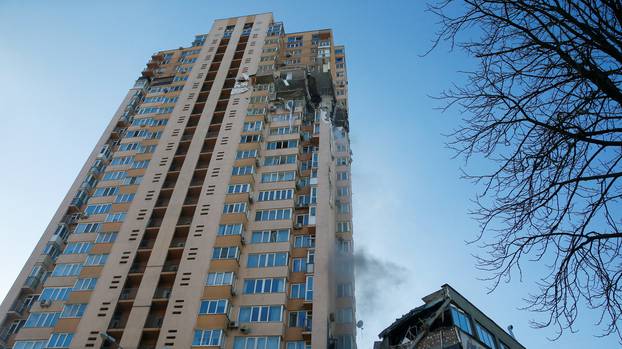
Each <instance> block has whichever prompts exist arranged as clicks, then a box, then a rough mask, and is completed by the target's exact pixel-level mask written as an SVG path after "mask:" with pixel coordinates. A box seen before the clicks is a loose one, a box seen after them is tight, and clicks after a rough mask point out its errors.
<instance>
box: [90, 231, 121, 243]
mask: <svg viewBox="0 0 622 349" xmlns="http://www.w3.org/2000/svg"><path fill="white" fill-rule="evenodd" d="M116 239H117V233H116V232H107V233H97V237H96V238H95V243H99V244H105V243H111V242H114V241H115V240H116Z"/></svg>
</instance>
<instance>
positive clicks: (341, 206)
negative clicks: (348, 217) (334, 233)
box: [336, 202, 350, 213]
mask: <svg viewBox="0 0 622 349" xmlns="http://www.w3.org/2000/svg"><path fill="white" fill-rule="evenodd" d="M336 204H337V212H339V213H348V212H350V204H349V203H347V202H337V203H336Z"/></svg>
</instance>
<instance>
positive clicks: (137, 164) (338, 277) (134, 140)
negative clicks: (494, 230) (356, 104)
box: [0, 13, 356, 349]
mask: <svg viewBox="0 0 622 349" xmlns="http://www.w3.org/2000/svg"><path fill="white" fill-rule="evenodd" d="M333 39H334V36H333V32H332V30H331V29H318V30H311V31H304V32H294V33H286V32H285V28H284V25H283V23H282V22H278V21H275V20H274V18H273V16H272V14H271V13H260V14H256V15H248V16H240V17H232V18H224V19H218V20H216V21H215V22H214V24H213V26H212V28H211V29H210V31H209V32H208V33H206V34H200V35H197V36H195V38H194V41H192V43H191V44H190V45H189V46H187V47H179V48H173V49H167V50H163V51H158V52H156V53H155V54H153V55H152V56H151V59H149V61H148V62H147V67H146V68H145V69H144V70H143V71H142V72H141V74H140V75H141V76H140V78H139V79H138V81H137V82H136V84H135V85H134V87H132V88H131V89H130V90H129V92H128V94H127V95H126V97H125V99H124V100H123V102H122V104H121V106H120V107H119V109H118V110H117V112H116V113H115V115H114V116H113V118H112V120H111V121H110V123H109V125H108V127H107V128H106V129H105V131H104V132H103V134H102V136H101V138H100V140H99V142H98V143H97V145H96V147H95V148H94V149H93V151H92V152H91V155H90V156H89V158H88V160H87V161H86V163H85V164H84V167H83V168H82V170H81V172H80V174H79V175H78V177H77V178H76V180H75V182H74V184H73V185H72V186H71V188H70V189H69V191H68V193H67V195H66V197H65V199H64V200H63V201H62V203H61V204H60V206H59V208H58V211H57V212H56V214H55V215H54V217H53V219H52V220H51V221H50V223H49V226H48V227H47V228H46V230H45V231H44V232H43V234H42V236H41V239H40V241H39V243H38V244H37V245H36V246H35V248H34V250H33V252H32V255H31V256H30V258H29V259H28V260H27V262H26V264H25V266H24V267H23V269H22V271H21V272H20V274H19V276H18V278H17V279H16V280H15V282H14V284H13V286H12V287H11V289H10V291H9V292H8V294H7V296H6V298H5V299H4V301H3V302H2V304H1V305H0V349H8V348H12V349H43V348H68V349H84V348H93V349H97V348H125V349H137V348H139V349H156V348H157V349H162V348H182V349H188V348H199V347H201V348H204V347H212V348H236V349H239V348H242V349H310V348H313V349H316V348H318V349H323V348H329V349H356V341H355V335H356V327H355V322H356V318H355V302H354V274H353V268H352V263H341V262H340V261H341V260H349V259H350V258H349V257H350V256H351V255H352V235H353V234H352V204H351V185H350V178H351V176H350V163H351V151H350V143H349V125H348V113H347V106H348V101H347V99H348V84H347V73H346V70H347V69H346V54H345V47H344V46H341V45H336V44H335V43H334V41H333ZM337 267H339V268H340V270H339V271H338V272H336V271H335V270H333V269H334V268H337Z"/></svg>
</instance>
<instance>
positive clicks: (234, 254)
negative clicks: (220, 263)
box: [212, 247, 239, 259]
mask: <svg viewBox="0 0 622 349" xmlns="http://www.w3.org/2000/svg"><path fill="white" fill-rule="evenodd" d="M238 256H239V250H238V248H237V247H214V251H213V253H212V259H237V258H238Z"/></svg>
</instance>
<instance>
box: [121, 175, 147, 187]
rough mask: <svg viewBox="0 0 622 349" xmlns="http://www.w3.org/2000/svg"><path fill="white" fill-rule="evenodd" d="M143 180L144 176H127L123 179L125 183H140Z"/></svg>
mask: <svg viewBox="0 0 622 349" xmlns="http://www.w3.org/2000/svg"><path fill="white" fill-rule="evenodd" d="M142 181H143V176H134V177H127V178H125V179H123V185H133V184H140V183H141V182H142Z"/></svg>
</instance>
